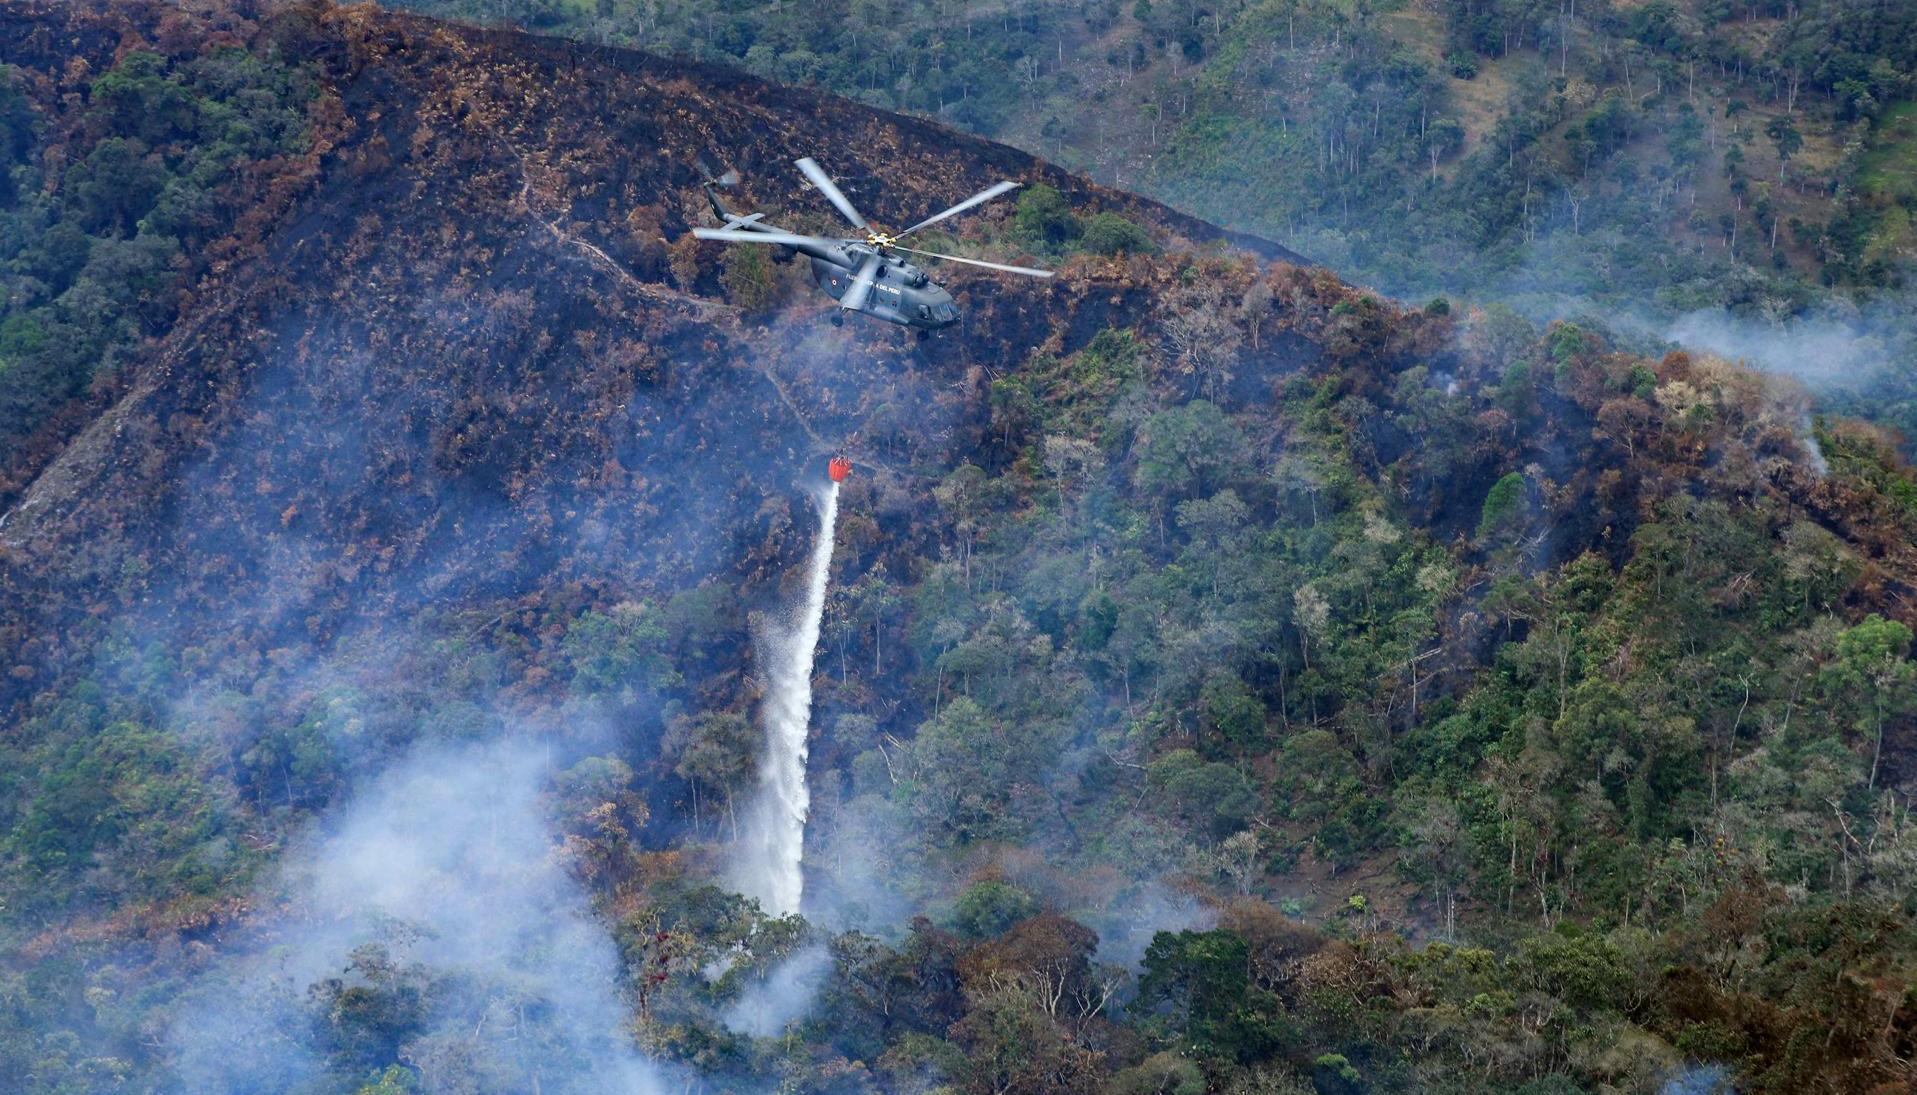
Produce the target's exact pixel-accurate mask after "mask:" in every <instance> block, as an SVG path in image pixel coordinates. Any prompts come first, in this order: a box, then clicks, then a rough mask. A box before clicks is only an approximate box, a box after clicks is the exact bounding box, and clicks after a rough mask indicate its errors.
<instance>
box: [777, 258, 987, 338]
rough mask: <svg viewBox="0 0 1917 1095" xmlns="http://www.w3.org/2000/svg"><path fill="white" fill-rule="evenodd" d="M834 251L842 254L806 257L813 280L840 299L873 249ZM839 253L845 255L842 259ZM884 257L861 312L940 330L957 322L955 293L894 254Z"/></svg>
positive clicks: (833, 296)
mask: <svg viewBox="0 0 1917 1095" xmlns="http://www.w3.org/2000/svg"><path fill="white" fill-rule="evenodd" d="M832 250H833V251H836V252H839V253H840V254H835V255H831V256H829V257H828V256H823V255H808V256H806V257H807V258H809V259H810V260H811V262H812V278H813V280H814V281H816V282H818V283H819V288H821V289H824V290H825V291H826V293H827V294H828V295H830V296H831V297H832V299H833V300H838V299H839V298H840V297H843V296H844V295H845V294H846V291H847V290H848V289H850V288H852V279H853V274H854V271H856V270H857V269H858V268H859V264H860V263H861V262H863V261H864V260H865V258H866V256H867V255H870V254H871V253H872V250H871V249H870V248H868V247H864V246H861V245H859V244H847V245H844V246H842V247H836V248H833V249H832ZM840 255H843V256H844V257H843V260H841V258H840ZM884 259H885V261H884V263H883V264H882V265H880V267H879V268H878V277H877V278H876V279H874V281H873V282H872V291H871V292H870V293H869V294H867V295H866V298H865V306H864V307H863V308H860V309H858V310H859V311H861V312H864V313H865V314H866V315H868V316H872V317H873V318H875V319H883V320H886V321H887V322H890V323H896V324H898V325H900V326H901V327H913V328H917V329H919V330H922V331H937V330H940V329H942V328H945V327H950V326H951V325H952V324H954V323H957V322H958V317H959V313H958V305H957V304H955V303H953V301H952V294H951V293H948V292H946V291H945V287H944V286H942V285H940V284H939V283H938V282H936V281H933V280H932V279H931V278H930V277H928V276H927V275H926V273H925V271H924V270H921V269H919V268H918V267H917V266H914V265H912V264H911V263H909V262H906V261H904V260H903V259H899V258H895V257H893V256H891V255H886V256H884Z"/></svg>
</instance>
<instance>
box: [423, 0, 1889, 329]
mask: <svg viewBox="0 0 1917 1095" xmlns="http://www.w3.org/2000/svg"><path fill="white" fill-rule="evenodd" d="M393 6H398V7H406V8H411V9H414V10H419V11H426V12H431V13H434V14H439V15H450V16H457V17H461V18H467V19H475V20H481V21H510V22H516V23H518V24H520V25H522V26H526V27H529V28H531V29H535V30H540V31H543V32H549V33H564V34H570V35H575V36H580V37H584V38H589V39H592V40H598V41H606V42H614V43H622V44H631V45H639V46H644V47H647V48H653V49H659V50H664V51H670V52H678V53H685V54H688V55H690V56H695V57H699V58H702V59H711V60H721V61H727V62H731V63H733V64H737V65H741V66H743V67H744V68H746V69H748V70H750V71H752V72H754V73H756V74H758V75H761V76H765V77H768V78H771V79H776V80H779V81H782V82H787V83H803V84H810V85H815V86H819V87H824V88H829V89H831V90H834V91H838V92H840V93H842V94H846V95H851V96H855V97H857V98H860V99H862V100H864V101H867V102H871V103H874V104H877V105H881V106H886V107H891V108H894V109H901V110H908V111H914V112H918V113H923V114H928V115H934V116H937V117H939V118H942V119H946V120H948V121H950V122H952V123H953V124H956V125H958V126H961V127H963V128H965V129H968V130H970V131H973V132H977V133H981V134H984V135H987V136H992V137H997V138H999V139H1002V140H1006V141H1009V142H1010V143H1012V144H1016V145H1018V146H1020V147H1023V148H1027V149H1030V150H1031V151H1034V152H1037V153H1039V154H1041V155H1043V156H1046V157H1047V158H1049V159H1054V160H1057V161H1058V162H1060V163H1063V164H1066V165H1068V166H1072V167H1075V168H1079V169H1082V170H1084V171H1086V172H1088V173H1089V174H1091V175H1092V176H1093V177H1095V178H1098V179H1100V180H1102V181H1107V182H1115V183H1116V184H1117V185H1120V186H1123V187H1126V188H1128V189H1134V190H1139V191H1141V192H1143V193H1147V194H1150V195H1152V196H1154V197H1158V198H1161V199H1163V200H1166V201H1170V202H1172V203H1173V204H1175V205H1178V206H1179V207H1181V208H1185V209H1189V210H1191V211H1192V212H1195V213H1197V214H1199V215H1201V216H1204V217H1207V218H1210V219H1212V220H1214V221H1217V222H1218V223H1221V224H1226V225H1230V226H1232V227H1236V228H1241V229H1245V230H1249V231H1256V232H1262V233H1264V234H1266V235H1269V236H1272V237H1273V238H1277V239H1285V240H1288V241H1295V246H1297V248H1298V249H1299V250H1301V251H1303V252H1305V253H1306V254H1309V255H1311V256H1313V257H1314V258H1317V259H1319V260H1320V261H1323V262H1326V263H1329V264H1330V265H1332V266H1334V267H1335V268H1337V269H1340V270H1345V271H1349V272H1350V273H1351V274H1353V275H1355V276H1357V277H1358V278H1360V279H1362V280H1364V281H1367V282H1370V283H1372V284H1375V285H1378V286H1380V287H1381V288H1383V289H1385V290H1386V291H1387V292H1393V293H1401V294H1411V295H1429V294H1431V293H1433V292H1443V291H1449V292H1453V293H1458V292H1472V293H1477V294H1481V295H1486V296H1493V295H1512V294H1515V295H1522V296H1527V297H1530V298H1531V299H1532V301H1533V304H1534V306H1537V307H1550V306H1552V305H1550V304H1547V303H1546V302H1550V301H1554V300H1557V299H1559V298H1569V300H1571V301H1572V302H1574V303H1573V305H1572V306H1573V307H1575V306H1576V305H1575V302H1586V303H1605V304H1610V305H1616V304H1620V303H1631V304H1639V305H1645V306H1652V305H1655V306H1661V307H1664V308H1670V309H1676V310H1688V309H1694V308H1704V307H1710V308H1716V307H1724V306H1731V307H1737V308H1745V309H1749V310H1751V311H1755V312H1775V311H1778V310H1784V311H1791V310H1796V309H1801V308H1803V307H1805V306H1806V305H1807V304H1808V303H1809V302H1810V301H1812V300H1814V299H1815V298H1816V297H1817V296H1818V293H1817V290H1816V288H1815V287H1816V286H1818V285H1840V286H1845V287H1849V288H1853V289H1863V290H1866V291H1868V290H1870V289H1873V288H1882V287H1885V286H1890V285H1894V284H1899V283H1901V280H1902V279H1903V278H1904V276H1905V271H1906V268H1907V266H1908V264H1909V263H1910V261H1911V259H1912V257H1913V250H1912V248H1913V237H1912V235H1911V233H1910V227H1909V223H1910V216H1911V213H1912V204H1911V203H1912V195H1911V194H1910V188H1909V185H1908V177H1909V170H1910V163H1911V156H1912V155H1913V150H1917V144H1913V141H1914V140H1917V129H1913V127H1912V124H1911V119H1912V111H1913V110H1914V109H1917V107H1913V106H1912V100H1913V95H1914V94H1917V89H1914V88H1913V86H1912V83H1911V81H1912V78H1913V72H1917V22H1914V21H1913V20H1917V15H1913V13H1912V12H1911V10H1910V7H1909V5H1907V4H1902V3H1898V2H1897V0H1801V2H1800V0H1749V2H1745V0H1650V2H1637V0H1629V2H1627V0H1577V2H1573V0H1045V2H1038V3H1022V4H1003V3H996V2H991V0H833V2H827V3H813V4H784V3H736V2H730V0H664V2H662V0H395V3H394V5H393ZM1555 306H1556V307H1559V308H1563V307H1565V305H1564V304H1557V305H1555Z"/></svg>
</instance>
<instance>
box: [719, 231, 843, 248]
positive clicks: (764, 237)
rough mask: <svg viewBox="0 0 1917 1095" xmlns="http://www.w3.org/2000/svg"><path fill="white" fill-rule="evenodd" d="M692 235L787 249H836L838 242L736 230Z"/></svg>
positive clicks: (793, 235)
mask: <svg viewBox="0 0 1917 1095" xmlns="http://www.w3.org/2000/svg"><path fill="white" fill-rule="evenodd" d="M692 234H693V235H695V236H697V237H699V238H700V239H702V240H722V241H724V242H726V243H782V244H784V245H786V246H787V247H796V246H798V245H800V244H812V245H816V246H819V247H837V246H838V245H839V241H838V240H829V239H826V238H825V237H824V236H801V235H798V234H797V233H793V232H747V231H743V230H741V229H737V228H694V229H693V230H692Z"/></svg>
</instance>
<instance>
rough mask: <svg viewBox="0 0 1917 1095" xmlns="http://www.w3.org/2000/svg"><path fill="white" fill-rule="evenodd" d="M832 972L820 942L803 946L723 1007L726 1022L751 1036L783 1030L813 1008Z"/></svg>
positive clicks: (828, 958)
mask: <svg viewBox="0 0 1917 1095" xmlns="http://www.w3.org/2000/svg"><path fill="white" fill-rule="evenodd" d="M831 972H832V952H831V951H829V950H827V949H826V948H825V947H823V946H812V947H806V948H805V949H803V950H800V951H798V952H796V953H794V954H793V955H792V956H791V957H789V958H787V959H786V960H785V961H783V962H781V963H779V964H778V965H777V966H775V967H773V969H772V971H771V972H770V973H768V974H766V977H765V980H763V981H761V982H759V983H757V984H755V985H752V986H750V987H748V988H747V989H746V991H745V994H744V995H742V996H740V997H739V999H738V1000H736V1001H734V1002H733V1004H732V1006H731V1007H729V1008H727V1009H726V1012H725V1015H724V1017H723V1018H724V1022H725V1025H726V1026H728V1027H730V1028H732V1029H733V1030H736V1031H738V1032H739V1033H741V1034H750V1035H752V1036H753V1037H754V1038H770V1037H772V1036H774V1035H777V1034H783V1033H784V1032H785V1030H786V1028H787V1027H788V1026H790V1025H791V1024H793V1023H796V1022H798V1021H799V1020H800V1019H803V1018H805V1015H806V1013H807V1012H808V1011H810V1010H811V1009H812V1001H813V1000H814V999H815V998H817V996H818V995H819V989H821V988H823V987H824V986H825V979H826V975H827V974H829V973H831Z"/></svg>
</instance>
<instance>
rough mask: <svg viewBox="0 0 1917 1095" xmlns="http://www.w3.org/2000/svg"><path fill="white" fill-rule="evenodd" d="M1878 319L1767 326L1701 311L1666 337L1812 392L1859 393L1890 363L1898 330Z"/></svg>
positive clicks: (1831, 318) (1834, 318)
mask: <svg viewBox="0 0 1917 1095" xmlns="http://www.w3.org/2000/svg"><path fill="white" fill-rule="evenodd" d="M1881 319H1882V317H1878V316H1874V315H1867V314H1863V313H1857V314H1852V315H1849V316H1843V315H1834V314H1821V315H1814V316H1802V317H1796V318H1792V319H1788V320H1781V321H1776V322H1766V321H1762V320H1752V319H1743V318H1739V317H1737V316H1733V315H1731V314H1730V313H1728V312H1725V311H1722V310H1704V311H1696V312H1690V313H1687V314H1685V315H1682V316H1679V317H1678V318H1677V319H1676V320H1673V321H1672V322H1671V324H1670V325H1669V327H1667V328H1666V329H1665V331H1664V337H1665V339H1666V340H1667V341H1670V342H1675V343H1677V344H1678V345H1680V346H1684V347H1687V348H1690V349H1695V350H1705V351H1708V352H1710V353H1713V354H1716V355H1717V356H1719V357H1722V358H1727V359H1729V360H1732V361H1743V362H1745V363H1747V364H1749V365H1750V366H1752V367H1753V368H1757V369H1761V370H1763V371H1765V372H1768V373H1780V374H1783V375H1786V376H1792V377H1796V378H1797V379H1798V380H1799V381H1802V382H1803V383H1804V384H1806V385H1807V386H1809V387H1811V388H1813V389H1826V388H1833V387H1842V388H1859V387H1864V386H1866V385H1868V384H1870V383H1871V382H1872V381H1873V380H1874V379H1876V377H1877V374H1878V373H1879V372H1880V371H1881V370H1883V369H1885V368H1886V367H1888V366H1890V365H1891V364H1892V363H1893V358H1894V356H1895V351H1894V349H1893V345H1894V343H1895V342H1896V341H1897V330H1896V327H1895V326H1890V325H1886V324H1885V323H1883V322H1881Z"/></svg>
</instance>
